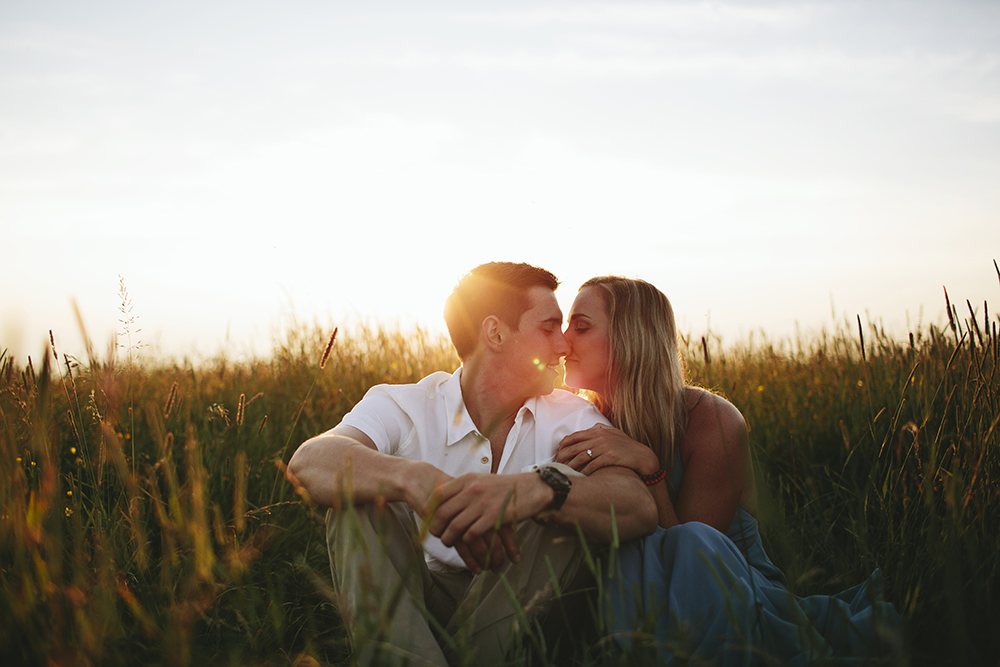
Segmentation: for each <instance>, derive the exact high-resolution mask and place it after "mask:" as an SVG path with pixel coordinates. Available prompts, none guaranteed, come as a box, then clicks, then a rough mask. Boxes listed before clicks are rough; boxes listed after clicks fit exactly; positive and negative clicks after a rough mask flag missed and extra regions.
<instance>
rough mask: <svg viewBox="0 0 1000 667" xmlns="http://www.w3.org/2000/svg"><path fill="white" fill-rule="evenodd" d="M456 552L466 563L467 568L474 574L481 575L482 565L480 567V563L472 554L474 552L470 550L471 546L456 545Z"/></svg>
mask: <svg viewBox="0 0 1000 667" xmlns="http://www.w3.org/2000/svg"><path fill="white" fill-rule="evenodd" d="M455 551H457V552H458V555H459V556H460V557H461V558H462V562H464V563H465V566H466V567H467V568H469V570H471V571H472V572H473V573H474V574H480V573H481V572H482V571H483V568H482V565H480V563H479V561H478V560H476V557H475V556H474V555H473V554H472V550H471V549H470V548H469V545H467V544H465V543H464V542H459V543H458V544H456V545H455Z"/></svg>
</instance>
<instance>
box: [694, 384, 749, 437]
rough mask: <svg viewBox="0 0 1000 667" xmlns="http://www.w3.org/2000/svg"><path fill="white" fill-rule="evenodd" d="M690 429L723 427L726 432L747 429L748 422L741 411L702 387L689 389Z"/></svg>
mask: <svg viewBox="0 0 1000 667" xmlns="http://www.w3.org/2000/svg"><path fill="white" fill-rule="evenodd" d="M684 398H685V400H686V401H687V413H688V428H692V427H697V426H704V425H721V426H723V427H724V428H725V429H726V430H729V429H731V428H738V429H739V428H743V429H745V428H746V421H744V419H743V414H742V413H741V412H740V411H739V409H738V408H737V407H736V406H735V405H733V404H732V403H730V402H729V401H727V400H726V399H725V398H724V397H723V396H720V395H719V394H715V393H712V392H711V391H708V390H707V389H702V388H701V387H687V390H686V391H685V392H684Z"/></svg>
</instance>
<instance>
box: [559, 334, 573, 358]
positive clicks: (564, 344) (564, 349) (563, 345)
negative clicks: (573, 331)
mask: <svg viewBox="0 0 1000 667" xmlns="http://www.w3.org/2000/svg"><path fill="white" fill-rule="evenodd" d="M569 351H570V347H569V341H568V340H566V334H564V333H563V332H561V331H560V332H559V335H558V336H557V338H556V352H557V353H558V354H559V356H560V357H565V356H566V355H567V354H569Z"/></svg>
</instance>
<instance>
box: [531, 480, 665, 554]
mask: <svg viewBox="0 0 1000 667" xmlns="http://www.w3.org/2000/svg"><path fill="white" fill-rule="evenodd" d="M572 482H573V486H572V488H571V489H570V492H569V495H568V496H567V497H566V502H565V504H564V505H563V506H562V509H561V510H559V511H558V512H555V513H553V514H552V516H551V517H550V519H549V520H550V521H554V522H555V523H559V524H561V525H565V526H573V525H576V524H579V525H580V528H581V529H582V530H583V534H584V535H585V536H586V537H587V538H588V539H590V540H593V541H595V542H600V543H604V544H607V543H609V542H611V540H612V536H613V532H612V507H613V508H614V517H613V521H614V527H615V530H616V531H617V534H618V539H619V540H630V539H633V538H637V537H644V536H646V535H650V534H651V533H652V532H653V531H655V530H656V526H657V509H656V501H655V500H653V496H652V495H651V494H650V493H649V490H648V489H647V488H646V486H645V485H644V484H643V483H642V481H641V480H640V479H639V478H638V477H637V476H636V475H635V473H633V472H632V471H631V470H627V469H624V468H614V467H607V468H601V469H600V470H598V471H596V472H594V473H593V474H591V475H590V476H588V477H573V478H572Z"/></svg>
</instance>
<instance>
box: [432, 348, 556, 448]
mask: <svg viewBox="0 0 1000 667" xmlns="http://www.w3.org/2000/svg"><path fill="white" fill-rule="evenodd" d="M537 402H538V397H537V396H532V397H531V398H529V399H528V400H526V401H525V402H524V405H522V406H521V407H520V408H519V409H518V411H517V417H515V418H514V424H515V425H517V424H519V423H520V422H521V421H523V420H524V418H525V417H524V415H525V413H528V414H530V415H531V416H532V417H534V416H535V410H536V405H537ZM444 406H445V411H446V412H445V414H447V415H448V417H449V418H448V442H446V443H445V445H446V446H447V447H450V446H452V445H454V444H456V443H458V442H460V441H461V440H462V439H463V438H465V437H466V436H467V435H469V433H476V434H479V435H480V437H483V438H485V436H483V435H482V434H481V433H479V429H477V428H476V423H475V422H474V421H472V417H471V416H470V415H469V410H468V408H466V407H465V401H464V400H463V398H462V367H459V369H458V370H457V371H455V372H454V373H452V375H451V377H450V378H449V379H448V381H447V382H445V384H444Z"/></svg>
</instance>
